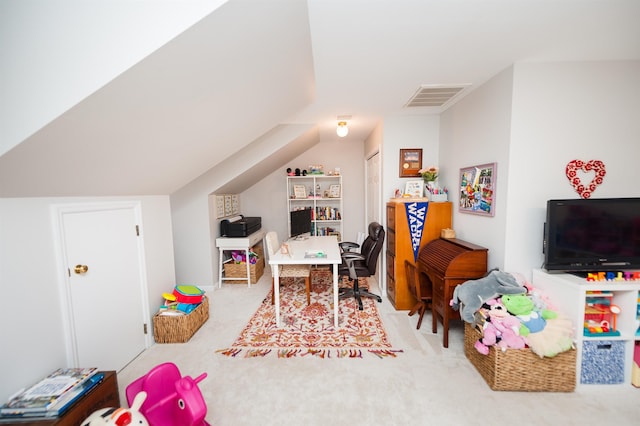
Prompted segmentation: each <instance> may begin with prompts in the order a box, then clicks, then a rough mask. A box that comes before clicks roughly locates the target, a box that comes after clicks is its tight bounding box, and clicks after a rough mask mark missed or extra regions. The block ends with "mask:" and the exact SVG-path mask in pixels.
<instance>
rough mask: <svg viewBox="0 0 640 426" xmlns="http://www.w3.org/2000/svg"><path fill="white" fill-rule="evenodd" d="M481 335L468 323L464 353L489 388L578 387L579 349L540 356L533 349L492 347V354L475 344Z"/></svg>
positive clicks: (553, 389) (537, 389)
mask: <svg viewBox="0 0 640 426" xmlns="http://www.w3.org/2000/svg"><path fill="white" fill-rule="evenodd" d="M480 337H481V334H480V331H478V330H477V329H476V328H475V327H473V326H472V325H470V324H469V323H466V322H465V324H464V353H465V355H466V356H467V358H469V361H471V363H472V364H473V365H474V366H475V367H476V369H477V370H478V372H479V373H480V375H481V376H482V377H483V378H484V380H485V381H486V382H487V384H488V385H489V387H490V388H491V389H493V390H496V391H535V392H573V390H574V389H575V386H576V351H575V350H573V349H572V350H569V351H566V352H562V353H561V354H558V355H557V356H555V357H553V358H540V357H539V356H538V355H536V354H535V353H533V352H532V351H531V350H530V349H528V348H527V349H507V350H506V351H505V352H502V351H501V350H499V349H498V350H496V348H495V347H491V348H489V354H488V355H482V354H481V353H479V352H478V351H477V350H476V349H475V348H474V347H473V345H474V344H475V342H476V341H477V340H478V339H480Z"/></svg>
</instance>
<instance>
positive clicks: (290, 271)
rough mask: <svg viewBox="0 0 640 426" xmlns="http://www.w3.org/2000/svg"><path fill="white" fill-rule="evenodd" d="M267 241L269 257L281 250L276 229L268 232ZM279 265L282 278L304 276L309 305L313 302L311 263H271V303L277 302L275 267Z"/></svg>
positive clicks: (279, 274)
mask: <svg viewBox="0 0 640 426" xmlns="http://www.w3.org/2000/svg"><path fill="white" fill-rule="evenodd" d="M264 240H265V242H266V243H267V255H268V257H269V258H271V256H273V255H274V254H275V253H276V251H277V250H280V243H279V242H278V234H277V233H275V232H274V231H270V232H267V235H266V236H265V238H264ZM275 266H277V267H278V268H280V269H278V276H279V277H280V278H304V285H305V287H306V290H307V305H310V304H311V265H271V289H272V292H271V304H272V305H273V304H274V303H275V295H274V294H273V290H275V288H274V284H275V279H274V273H273V268H274V267H275Z"/></svg>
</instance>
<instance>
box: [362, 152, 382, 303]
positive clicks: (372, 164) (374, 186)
mask: <svg viewBox="0 0 640 426" xmlns="http://www.w3.org/2000/svg"><path fill="white" fill-rule="evenodd" d="M366 173H367V188H366V197H367V227H368V226H369V224H370V223H371V222H378V223H382V218H381V213H380V212H381V208H382V206H381V204H380V191H381V189H380V151H377V152H376V153H375V154H373V155H372V156H371V157H369V158H367V167H366ZM382 225H384V224H383V223H382ZM366 230H367V228H365V232H366ZM385 231H386V230H385ZM380 256H381V258H380V259H378V267H377V268H376V275H375V277H376V281H377V282H378V285H379V286H380V289H381V290H386V288H385V287H386V286H385V284H386V283H385V282H384V280H381V279H380V277H381V276H383V275H382V274H381V271H382V259H383V258H384V250H382V251H381V252H380Z"/></svg>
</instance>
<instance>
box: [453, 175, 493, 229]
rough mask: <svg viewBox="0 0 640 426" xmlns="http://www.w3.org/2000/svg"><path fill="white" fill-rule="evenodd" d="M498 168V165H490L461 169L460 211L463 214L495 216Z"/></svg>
mask: <svg viewBox="0 0 640 426" xmlns="http://www.w3.org/2000/svg"><path fill="white" fill-rule="evenodd" d="M497 167H498V163H488V164H480V165H478V166H471V167H465V168H462V169H460V190H459V195H460V200H459V203H458V210H459V211H460V212H461V213H471V214H478V215H482V216H493V215H494V213H495V201H496V170H497Z"/></svg>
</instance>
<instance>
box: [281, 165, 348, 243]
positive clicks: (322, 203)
mask: <svg viewBox="0 0 640 426" xmlns="http://www.w3.org/2000/svg"><path fill="white" fill-rule="evenodd" d="M296 185H298V186H299V185H302V186H304V190H305V194H306V197H305V198H300V197H298V198H296V192H295V186H296ZM336 185H338V186H337V187H336ZM332 188H333V189H334V191H333V192H331V190H332ZM336 188H338V190H337V192H336ZM302 208H312V209H313V220H312V224H311V225H312V235H337V236H338V240H341V238H342V176H340V175H337V176H329V175H307V176H287V211H288V212H291V211H293V210H298V209H302ZM287 229H288V230H289V236H291V216H290V215H289V214H287Z"/></svg>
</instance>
